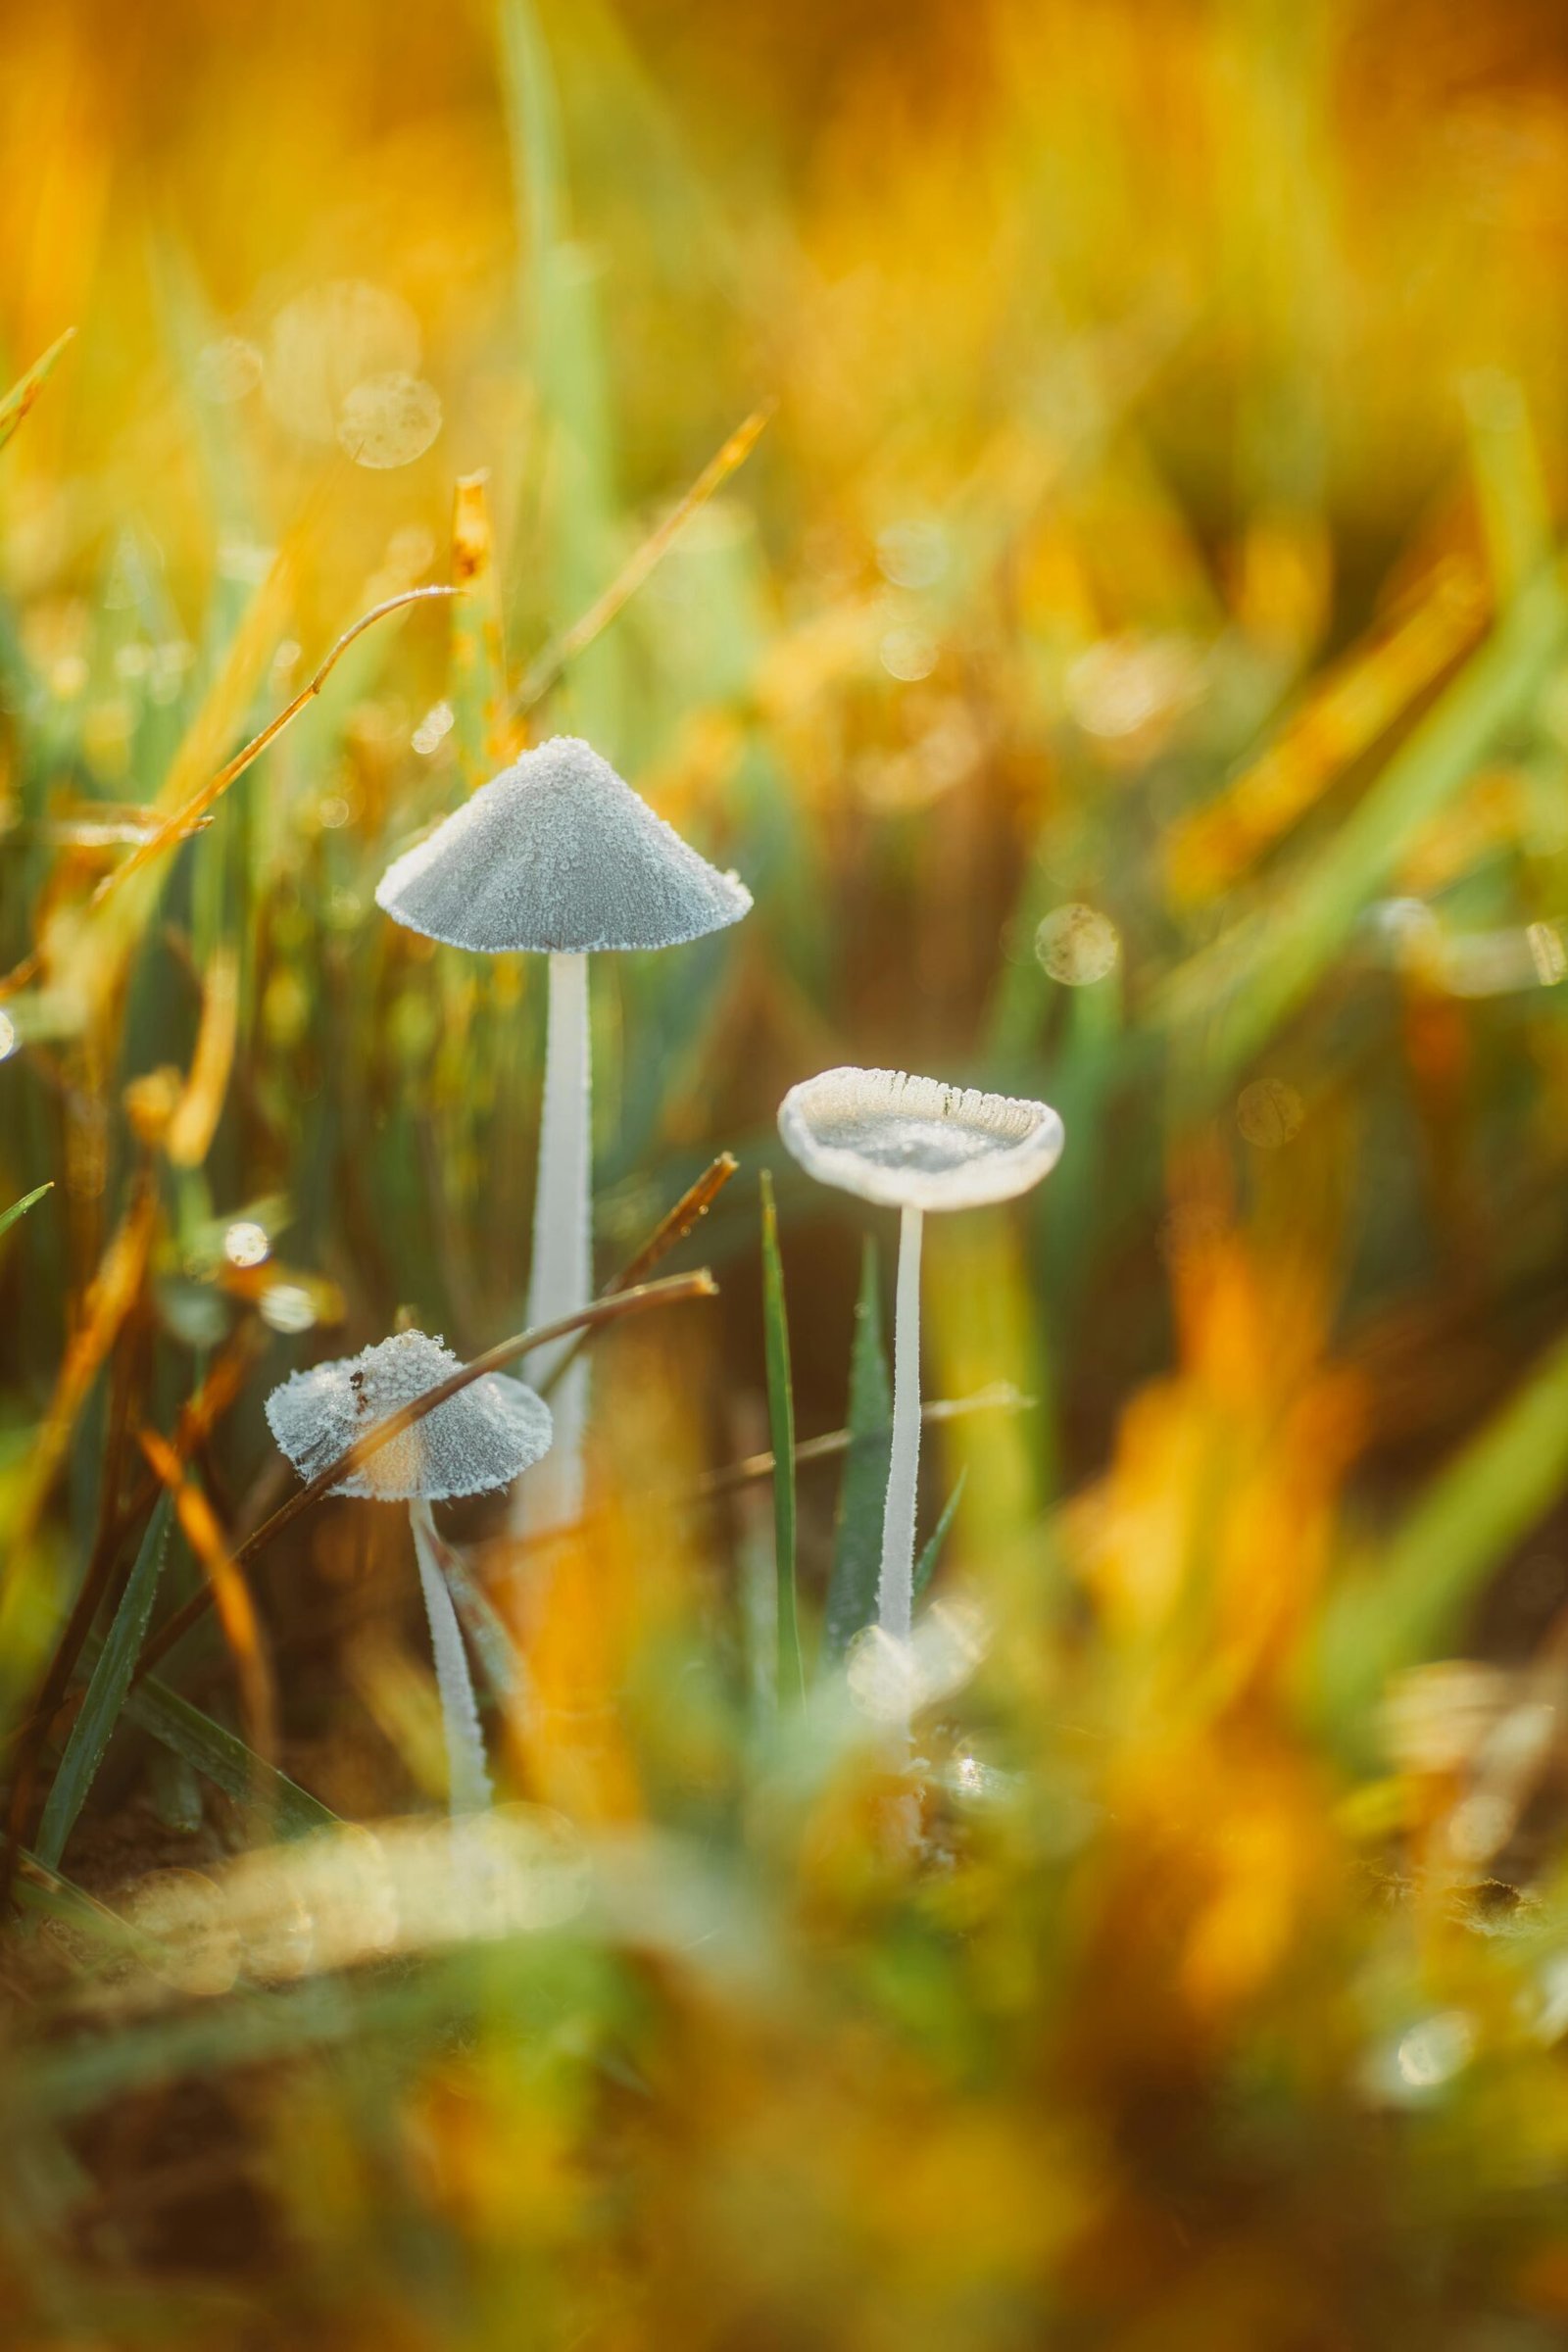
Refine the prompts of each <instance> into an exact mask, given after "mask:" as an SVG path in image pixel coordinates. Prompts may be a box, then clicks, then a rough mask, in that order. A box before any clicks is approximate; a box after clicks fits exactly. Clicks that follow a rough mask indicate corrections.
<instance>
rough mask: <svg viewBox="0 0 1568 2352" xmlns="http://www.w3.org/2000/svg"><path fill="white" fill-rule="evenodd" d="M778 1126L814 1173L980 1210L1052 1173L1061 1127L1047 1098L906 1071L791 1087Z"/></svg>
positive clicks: (850, 1186)
mask: <svg viewBox="0 0 1568 2352" xmlns="http://www.w3.org/2000/svg"><path fill="white" fill-rule="evenodd" d="M778 1130H779V1133H780V1135H781V1136H782V1137H783V1138H784V1142H785V1144H786V1146H787V1147H788V1149H789V1151H790V1152H791V1153H792V1154H793V1155H794V1157H795V1158H796V1159H798V1160H799V1161H800V1163H801V1165H802V1167H803V1168H805V1169H806V1171H807V1173H808V1174H809V1175H811V1176H814V1177H816V1178H817V1180H818V1181H819V1182H820V1183H822V1184H832V1185H837V1187H838V1188H839V1190H840V1191H841V1192H846V1193H856V1194H858V1196H859V1198H860V1199H861V1200H862V1201H880V1202H882V1203H883V1204H884V1205H885V1206H888V1207H891V1208H922V1209H949V1208H978V1207H980V1206H981V1205H982V1204H983V1203H984V1202H986V1201H1010V1200H1011V1199H1012V1198H1013V1196H1014V1195H1015V1194H1017V1193H1026V1192H1028V1190H1029V1188H1030V1186H1031V1185H1036V1184H1038V1183H1039V1182H1040V1179H1041V1178H1042V1177H1043V1176H1049V1174H1050V1173H1051V1170H1052V1169H1053V1168H1054V1166H1055V1164H1056V1161H1057V1159H1058V1158H1059V1157H1060V1154H1061V1147H1062V1143H1063V1141H1064V1137H1063V1133H1062V1125H1061V1121H1060V1119H1059V1118H1058V1117H1057V1115H1056V1113H1055V1112H1054V1110H1053V1109H1052V1107H1051V1105H1050V1103H1024V1102H1019V1101H1017V1100H1015V1099H1014V1098H1013V1097H1012V1096H1010V1095H983V1094H981V1093H980V1092H979V1091H978V1089H977V1088H974V1087H960V1086H944V1085H943V1084H942V1082H941V1080H940V1079H937V1078H910V1077H908V1076H907V1074H906V1073H905V1072H904V1071H903V1070H857V1069H848V1068H846V1069H837V1070H824V1071H823V1072H822V1073H821V1075H820V1077H817V1078H808V1079H805V1080H803V1082H802V1083H801V1085H799V1086H792V1087H791V1088H790V1091H789V1093H788V1094H787V1095H786V1096H785V1098H784V1100H783V1102H782V1103H781V1104H780V1105H779V1113H778Z"/></svg>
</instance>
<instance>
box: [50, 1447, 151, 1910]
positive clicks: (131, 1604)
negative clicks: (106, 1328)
mask: <svg viewBox="0 0 1568 2352" xmlns="http://www.w3.org/2000/svg"><path fill="white" fill-rule="evenodd" d="M173 1515H174V1504H173V1497H172V1495H171V1494H170V1493H169V1491H168V1489H167V1488H166V1489H165V1491H164V1492H163V1494H161V1495H160V1496H159V1498H158V1502H157V1505H156V1507H155V1509H154V1511H153V1515H152V1517H151V1518H150V1519H149V1520H148V1522H147V1533H146V1534H145V1535H144V1536H143V1538H142V1540H141V1548H140V1550H139V1551H138V1552H137V1554H136V1559H135V1564H134V1566H133V1567H132V1569H131V1571H130V1575H129V1577H128V1578H127V1579H126V1582H125V1590H124V1592H123V1593H122V1594H121V1599H120V1606H119V1608H118V1609H117V1610H116V1612H115V1621H114V1624H113V1625H112V1626H111V1627H110V1629H109V1633H108V1636H107V1638H106V1639H105V1642H104V1645H103V1647H102V1649H101V1650H100V1651H99V1652H98V1663H97V1664H96V1666H94V1668H93V1670H92V1678H91V1680H90V1681H89V1683H88V1685H87V1694H86V1696H85V1698H84V1699H83V1700H82V1702H81V1706H80V1708H79V1710H78V1711H77V1715H76V1720H75V1722H74V1723H73V1725H72V1727H71V1737H70V1739H69V1740H67V1741H66V1752H65V1754H64V1755H63V1756H62V1757H61V1759H60V1769H59V1771H58V1772H57V1773H56V1774H55V1777H54V1783H53V1786H52V1787H51V1789H50V1790H49V1797H48V1801H47V1803H46V1804H45V1806H44V1809H43V1818H42V1820H41V1821H40V1822H39V1824H38V1835H37V1838H36V1839H35V1846H36V1851H37V1856H38V1859H39V1861H40V1862H42V1863H43V1864H44V1866H45V1868H46V1869H49V1870H53V1869H54V1868H55V1867H56V1866H57V1864H58V1863H59V1861H60V1858H61V1856H62V1855H63V1854H64V1852H65V1850H66V1846H67V1844H68V1842H69V1840H70V1838H71V1833H72V1831H73V1829H74V1828H75V1826H76V1818H77V1816H78V1814H79V1813H80V1811H81V1808H82V1806H83V1804H84V1803H85V1802H86V1797H87V1791H88V1789H90V1788H91V1787H92V1784H93V1781H94V1778H95V1777H96V1775H97V1771H98V1767H99V1765H100V1764H101V1763H102V1762H103V1756H104V1750H105V1748H106V1747H107V1746H108V1745H109V1739H110V1734H111V1733H112V1732H113V1731H114V1728H115V1725H116V1724H117V1723H118V1722H119V1720H120V1710H121V1708H122V1707H123V1705H124V1703H125V1692H126V1691H128V1690H129V1688H130V1678H131V1676H132V1675H133V1674H134V1672H135V1671H136V1660H137V1657H138V1656H139V1655H140V1652H141V1645H142V1643H143V1642H144V1641H145V1640H146V1638H147V1626H148V1622H149V1620H150V1618H151V1616H152V1613H153V1602H154V1600H155V1599H156V1598H157V1594H158V1580H159V1578H160V1577H161V1576H162V1574H163V1569H164V1560H165V1557H166V1555H167V1553H168V1550H169V1530H170V1526H171V1524H172V1519H173Z"/></svg>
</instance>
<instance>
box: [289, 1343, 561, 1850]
mask: <svg viewBox="0 0 1568 2352" xmlns="http://www.w3.org/2000/svg"><path fill="white" fill-rule="evenodd" d="M458 1369H459V1365H458V1358H457V1357H456V1356H455V1355H454V1354H453V1352H452V1350H451V1348H444V1347H443V1346H442V1344H441V1342H440V1341H439V1340H436V1339H432V1338H431V1337H430V1336H429V1334H428V1333H427V1332H422V1331H400V1332H397V1333H395V1334H394V1336H393V1337H392V1338H391V1339H389V1340H382V1341H380V1342H379V1343H378V1344H377V1345H376V1346H375V1347H373V1348H363V1349H362V1350H361V1352H360V1353H359V1354H358V1355H353V1356H341V1357H339V1358H338V1359H337V1360H336V1361H334V1362H332V1363H328V1364H317V1365H316V1366H314V1368H313V1369H312V1370H311V1371H309V1372H294V1373H291V1374H290V1376H289V1378H288V1379H287V1380H285V1381H284V1382H283V1383H282V1384H281V1386H280V1387H278V1388H275V1389H274V1390H273V1391H272V1393H271V1395H270V1397H268V1399H267V1419H268V1424H269V1426H270V1429H271V1432H272V1435H273V1437H274V1438H275V1439H276V1440H277V1442H278V1445H279V1446H281V1447H282V1449H283V1451H284V1452H285V1453H286V1454H287V1455H288V1458H289V1460H290V1461H291V1462H292V1463H293V1465H294V1467H295V1469H296V1470H297V1471H298V1472H299V1473H300V1476H301V1477H302V1478H306V1479H310V1478H315V1477H316V1476H317V1475H318V1473H319V1472H320V1471H322V1470H325V1469H326V1468H327V1467H328V1466H329V1465H330V1464H331V1463H333V1462H335V1461H338V1460H340V1459H341V1458H342V1456H343V1455H344V1454H345V1453H347V1451H348V1450H349V1447H350V1446H352V1445H353V1444H354V1442H355V1440H356V1439H357V1438H362V1437H364V1435H365V1433H366V1431H367V1430H368V1428H369V1427H370V1426H371V1424H372V1423H374V1422H376V1421H382V1420H384V1419H385V1418H386V1416H387V1414H388V1413H395V1412H396V1411H397V1410H398V1408H399V1406H400V1405H405V1404H412V1403H413V1402H414V1400H415V1398H416V1397H422V1396H424V1395H425V1394H426V1393H427V1392H428V1391H429V1390H431V1389H433V1388H437V1387H439V1385H440V1384H441V1382H442V1381H444V1380H445V1379H447V1377H448V1376H449V1374H451V1373H453V1372H456V1371H457V1370H458ZM551 1435H552V1428H551V1418H550V1407H549V1406H548V1405H547V1404H546V1402H545V1400H544V1398H543V1397H536V1396H535V1395H534V1393H533V1391H532V1389H529V1388H525V1387H524V1386H523V1384H522V1382H521V1381H520V1380H509V1379H508V1378H507V1377H506V1376H505V1374H503V1373H492V1374H491V1376H490V1377H489V1378H488V1379H487V1380H476V1381H473V1382H471V1383H470V1384H469V1386H468V1387H467V1388H466V1389H464V1390H462V1391H460V1393H459V1394H458V1395H457V1396H456V1397H448V1399H447V1401H446V1403H445V1404H438V1405H436V1406H435V1407H434V1409H433V1410H432V1411H431V1412H428V1413H426V1414H425V1415H424V1417H423V1419H422V1420H419V1421H416V1422H415V1423H414V1424H413V1426H412V1427H411V1428H409V1429H406V1430H404V1431H403V1432H402V1433H401V1434H400V1435H399V1436H398V1437H395V1438H391V1439H389V1440H388V1441H387V1443H386V1445H384V1446H381V1447H380V1448H379V1450H378V1451H377V1452H375V1453H372V1454H371V1455H370V1456H369V1458H368V1460H367V1461H365V1462H362V1463H361V1464H360V1466H359V1468H358V1469H355V1470H352V1471H350V1473H349V1474H348V1476H347V1477H346V1478H343V1479H341V1480H340V1481H339V1482H338V1484H337V1485H336V1486H335V1487H333V1489H332V1493H333V1494H334V1495H358V1496H360V1497H362V1498H364V1499H367V1500H370V1501H374V1502H406V1503H407V1504H408V1505H409V1524H410V1526H411V1527H412V1529H413V1531H414V1550H415V1557H416V1558H417V1561H418V1564H419V1586H420V1590H421V1591H422V1592H423V1594H424V1606H425V1613H426V1615H427V1616H428V1618H429V1620H430V1641H431V1645H432V1647H433V1649H434V1651H435V1679H436V1688H437V1690H438V1691H439V1692H440V1695H441V1723H442V1729H443V1731H444V1733H445V1736H446V1749H447V1787H448V1794H449V1796H450V1800H451V1805H452V1810H453V1812H454V1813H468V1812H476V1811H479V1810H481V1809H482V1808H483V1807H484V1806H485V1805H487V1804H488V1803H489V1802H490V1796H491V1789H490V1775H489V1772H488V1770H487V1768H486V1765H485V1753H484V1738H483V1735H482V1733H481V1731H480V1729H479V1709H478V1704H477V1702H476V1700H475V1698H474V1694H473V1680H472V1677H471V1676H470V1674H469V1672H468V1660H467V1655H466V1651H465V1649H464V1646H463V1634H462V1630H461V1628H460V1627H459V1624H458V1616H457V1611H456V1610H455V1609H454V1607H453V1605H452V1595H451V1593H449V1592H448V1591H447V1587H446V1582H445V1579H444V1578H443V1577H442V1574H441V1570H440V1567H439V1564H438V1561H437V1542H438V1540H437V1537H436V1532H435V1522H434V1520H433V1519H432V1518H431V1515H430V1505H431V1503H432V1502H443V1501H445V1500H447V1498H448V1497H449V1496H452V1495H484V1494H488V1493H490V1492H491V1491H492V1490H493V1489H495V1488H497V1487H505V1486H508V1485H510V1484H511V1482H512V1481H513V1480H514V1479H515V1478H517V1477H518V1476H520V1474H521V1473H522V1472H523V1471H524V1470H526V1469H528V1468H529V1467H530V1466H531V1465H532V1464H533V1463H535V1462H537V1461H539V1460H540V1459H541V1458H542V1456H543V1455H544V1454H545V1453H546V1452H547V1451H548V1450H549V1446H550V1440H551Z"/></svg>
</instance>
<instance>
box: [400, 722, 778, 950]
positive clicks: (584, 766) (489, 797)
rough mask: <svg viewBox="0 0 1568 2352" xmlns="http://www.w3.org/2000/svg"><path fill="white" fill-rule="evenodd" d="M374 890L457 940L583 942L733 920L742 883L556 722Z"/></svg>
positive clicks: (415, 922) (647, 936)
mask: <svg viewBox="0 0 1568 2352" xmlns="http://www.w3.org/2000/svg"><path fill="white" fill-rule="evenodd" d="M375 903H376V905H377V906H378V907H383V908H384V909H385V911H386V912H387V913H388V914H389V915H391V916H392V918H393V920H394V921H395V922H399V923H404V924H406V925H407V926H408V928H409V929H410V930H411V931H422V932H423V934H424V936H425V937H426V939H439V940H444V941H445V942H446V944H447V945H448V946H449V947H453V948H469V949H473V950H475V951H477V952H479V953H481V954H484V955H490V956H502V955H511V954H514V953H515V952H517V951H518V950H526V951H531V952H532V953H534V954H536V955H549V954H566V955H588V954H599V953H601V952H602V951H604V950H605V949H614V948H673V947H676V946H678V945H679V944H680V942H681V941H682V940H688V939H700V938H702V936H703V934H704V933H705V932H708V931H719V930H722V929H723V927H724V925H725V924H726V923H735V922H739V920H740V918H741V916H742V915H743V914H745V913H746V911H747V909H748V908H749V907H750V906H751V903H752V896H751V892H750V891H749V890H747V889H746V888H745V887H744V885H743V884H742V883H740V882H738V881H737V880H736V878H735V876H734V875H733V874H721V873H720V872H719V871H718V869H717V867H716V866H712V865H710V864H709V862H708V860H707V858H699V857H698V855H697V852H696V851H695V850H694V849H691V848H689V847H688V845H687V844H686V843H685V842H684V841H682V839H681V837H680V835H679V834H678V833H677V832H676V831H675V829H674V827H673V826H672V825H666V824H665V822H664V820H663V818H662V817H661V816H656V815H655V814H654V812H653V810H652V809H650V808H649V806H648V804H647V802H646V801H643V800H639V799H638V797H637V795H636V793H634V792H633V791H632V788H631V786H630V785H629V784H625V783H622V781H621V779H620V777H619V776H617V775H616V773H615V771H614V769H613V767H612V766H611V764H610V762H609V760H601V759H600V757H599V754H598V753H597V752H596V751H593V750H591V749H590V747H589V746H588V745H587V744H586V743H581V742H579V741H578V740H577V738H576V737H575V736H572V735H558V736H556V737H555V738H554V739H553V741H551V742H549V743H542V744H540V746H539V748H538V750H537V751H532V752H524V753H523V755H522V757H521V759H520V760H517V761H515V764H514V765H513V766H511V767H507V768H503V769H502V771H501V773H500V775H499V776H495V777H493V778H492V779H491V781H490V782H489V783H488V784H484V785H481V787H480V788H479V790H478V791H477V792H476V793H475V794H474V795H473V798H472V799H471V800H470V801H467V802H466V803H465V805H464V806H463V808H461V809H457V810H455V811H454V813H453V814H452V815H451V816H449V817H448V818H447V819H446V821H445V823H444V824H440V825H437V827H436V829H435V831H434V832H433V833H431V834H428V835H427V836H426V837H425V839H424V840H423V841H421V842H417V843H416V845H415V847H414V848H413V849H412V850H409V851H407V852H405V854H404V856H403V857H401V858H395V859H394V860H393V862H392V864H391V865H389V866H388V867H387V870H386V872H385V873H384V874H383V875H382V877H381V883H380V888H379V889H378V890H377V891H376V894H375Z"/></svg>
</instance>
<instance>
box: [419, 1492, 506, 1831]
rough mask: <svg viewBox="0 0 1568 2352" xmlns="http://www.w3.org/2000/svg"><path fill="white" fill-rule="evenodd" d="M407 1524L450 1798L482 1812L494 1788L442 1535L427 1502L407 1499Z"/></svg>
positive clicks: (458, 1806)
mask: <svg viewBox="0 0 1568 2352" xmlns="http://www.w3.org/2000/svg"><path fill="white" fill-rule="evenodd" d="M409 1525H410V1526H411V1527H412V1528H413V1530H414V1554H415V1557H416V1559H417V1561H418V1563H419V1589H420V1591H421V1592H422V1593H423V1594H424V1610H425V1615H426V1616H427V1617H428V1618H429V1620H430V1644H431V1647H432V1648H433V1650H434V1651H435V1684H436V1689H437V1690H438V1691H440V1693H441V1728H442V1730H443V1732H444V1733H445V1734H446V1743H447V1794H448V1798H449V1801H450V1803H451V1806H452V1810H453V1812H454V1813H482V1812H483V1811H484V1809H485V1807H486V1806H487V1805H488V1804H489V1803H490V1800H491V1797H492V1795H493V1794H494V1791H493V1790H492V1789H491V1786H490V1773H489V1768H488V1766H487V1765H486V1763H485V1753H484V1734H483V1733H482V1731H481V1730H480V1728H479V1702H478V1700H477V1699H476V1698H475V1697H474V1694H473V1677H472V1676H471V1675H470V1674H469V1672H468V1653H467V1651H466V1649H465V1648H464V1646H463V1633H462V1629H461V1628H460V1626H459V1624H458V1612H457V1610H456V1609H455V1608H454V1607H453V1605H452V1595H451V1593H449V1592H448V1591H447V1582H446V1578H445V1577H444V1576H443V1575H442V1573H441V1559H440V1551H441V1539H440V1537H439V1536H438V1535H437V1534H436V1531H435V1521H434V1520H433V1519H432V1518H431V1516H430V1505H429V1504H428V1503H427V1502H424V1501H422V1500H421V1501H417V1502H413V1503H411V1504H410V1505H409Z"/></svg>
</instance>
